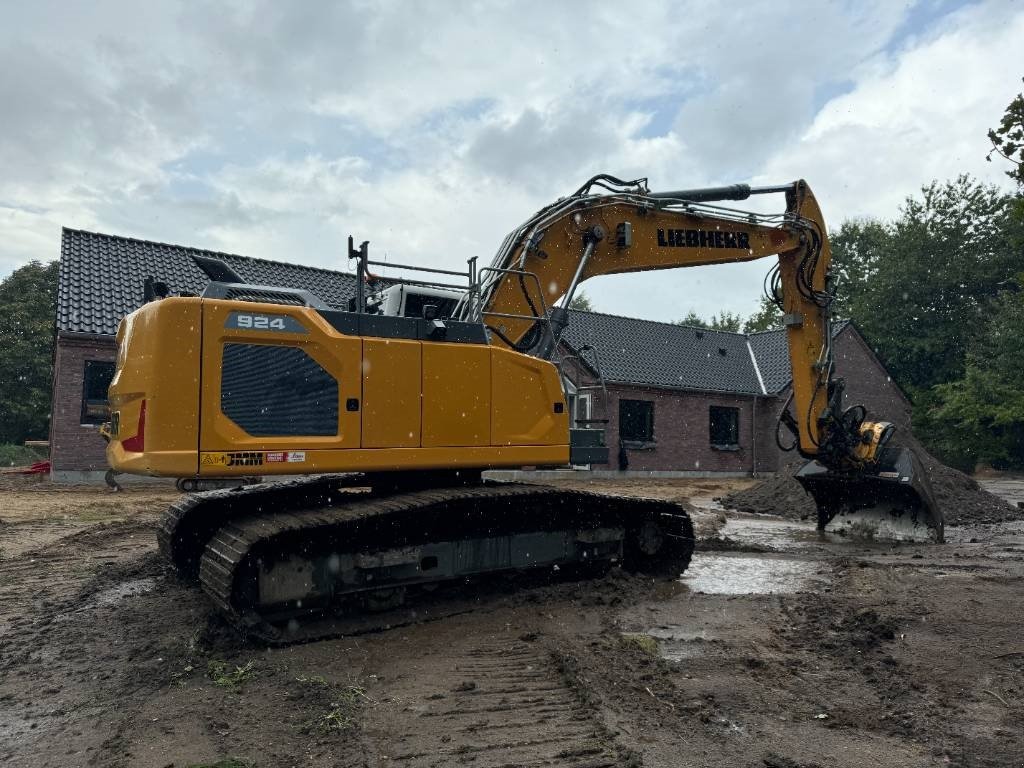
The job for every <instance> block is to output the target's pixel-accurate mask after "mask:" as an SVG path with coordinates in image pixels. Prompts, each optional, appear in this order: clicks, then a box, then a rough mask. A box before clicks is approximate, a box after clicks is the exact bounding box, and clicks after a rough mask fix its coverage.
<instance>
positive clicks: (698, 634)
mask: <svg viewBox="0 0 1024 768" xmlns="http://www.w3.org/2000/svg"><path fill="white" fill-rule="evenodd" d="M644 634H646V635H649V636H650V637H653V638H654V639H655V640H657V641H658V653H659V654H660V655H661V657H662V658H663V659H668V660H669V661H683V660H684V659H692V658H695V657H697V656H700V655H701V654H702V653H703V652H704V649H705V644H706V643H708V642H710V641H713V640H715V637H714V636H713V635H711V634H710V633H709V632H708V631H707V630H697V631H694V630H692V629H688V628H686V627H681V626H664V625H663V626H659V627H651V628H650V629H648V630H647V631H646V632H645V633H644Z"/></svg>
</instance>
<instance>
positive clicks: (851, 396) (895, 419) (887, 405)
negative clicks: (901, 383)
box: [834, 325, 911, 430]
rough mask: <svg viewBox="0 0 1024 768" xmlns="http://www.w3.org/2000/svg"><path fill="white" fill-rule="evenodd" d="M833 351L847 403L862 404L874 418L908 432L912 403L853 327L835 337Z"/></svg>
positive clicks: (850, 326)
mask: <svg viewBox="0 0 1024 768" xmlns="http://www.w3.org/2000/svg"><path fill="white" fill-rule="evenodd" d="M834 351H835V358H836V373H837V375H839V376H841V377H842V378H844V379H845V380H846V392H845V397H844V403H845V404H846V405H847V406H850V405H855V404H857V403H860V404H861V405H864V406H865V407H866V408H867V409H868V413H869V414H870V415H871V416H873V417H875V418H878V419H884V420H885V421H891V422H892V423H893V424H895V425H896V426H897V427H898V428H899V429H900V430H907V429H909V428H910V412H911V406H910V401H909V400H907V398H906V396H905V395H904V394H903V392H902V391H901V390H900V388H899V387H898V386H897V385H896V382H894V381H893V380H892V379H891V378H890V377H889V372H888V371H886V370H885V367H884V366H883V365H882V363H881V362H880V361H879V359H878V358H877V357H875V354H874V352H872V351H871V348H870V347H869V346H868V344H867V342H866V341H865V340H864V337H863V336H861V335H860V333H859V332H858V331H857V330H856V329H855V328H854V327H853V326H852V325H848V326H847V327H846V328H844V329H843V332H842V333H840V334H839V336H837V337H836V340H835V345H834Z"/></svg>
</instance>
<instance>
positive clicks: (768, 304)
mask: <svg viewBox="0 0 1024 768" xmlns="http://www.w3.org/2000/svg"><path fill="white" fill-rule="evenodd" d="M781 327H782V310H780V309H779V308H778V307H777V306H775V302H774V301H772V300H771V299H769V298H768V297H767V296H765V295H763V294H762V296H761V305H760V306H759V307H758V309H757V312H755V313H754V314H752V315H751V316H750V317H748V318H747V322H745V323H744V324H743V332H744V333H757V332H758V331H770V330H772V329H773V328H781Z"/></svg>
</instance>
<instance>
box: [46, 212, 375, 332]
mask: <svg viewBox="0 0 1024 768" xmlns="http://www.w3.org/2000/svg"><path fill="white" fill-rule="evenodd" d="M192 254H197V255H200V256H209V257H213V258H218V259H221V260H223V261H224V262H226V263H227V264H228V265H229V266H230V267H231V268H232V269H234V270H235V272H237V273H238V274H239V275H240V276H241V277H242V278H243V279H244V280H245V281H246V282H249V283H254V284H259V285H278V286H284V287H287V288H305V289H306V290H307V291H310V292H311V293H313V294H315V295H316V296H318V297H319V298H320V299H322V300H323V301H324V302H325V303H327V304H329V305H331V306H334V307H344V306H347V305H348V300H349V299H350V298H351V297H352V296H353V295H354V294H355V278H354V277H353V276H352V275H350V274H347V273H345V272H335V271H332V270H328V269H317V268H314V267H304V266H301V265H298V264H286V263H283V262H278V261H266V260H264V259H253V258H250V257H248V256H237V255H235V254H230V253H217V252H214V251H204V250H200V249H198V248H186V247H184V246H180V245H168V244H167V243H154V242H150V241H148V240H136V239H135V238H130V237H116V236H114V235H103V234H99V233H96V232H86V231H83V230H78V229H66V228H65V229H64V231H63V234H62V236H61V249H60V277H59V280H58V290H57V330H58V331H61V332H64V333H90V334H101V335H113V334H115V333H116V332H117V324H118V322H120V320H121V318H122V317H124V316H125V315H127V314H128V313H129V312H131V311H133V310H135V309H137V308H138V307H139V306H140V305H141V304H142V284H143V281H145V279H146V278H147V277H149V276H151V275H152V276H153V277H155V278H157V279H158V280H163V281H164V282H166V283H167V285H168V286H169V287H170V289H171V291H172V292H178V291H188V292H191V293H201V292H202V290H203V288H205V287H206V284H207V282H208V280H207V277H206V275H205V274H204V273H203V272H202V271H200V270H199V268H198V267H197V266H196V265H195V264H194V263H193V262H192V258H191V256H192Z"/></svg>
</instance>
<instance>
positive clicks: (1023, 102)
mask: <svg viewBox="0 0 1024 768" xmlns="http://www.w3.org/2000/svg"><path fill="white" fill-rule="evenodd" d="M988 139H989V141H991V142H992V149H991V151H989V153H988V155H987V156H986V157H985V159H986V160H988V161H989V162H991V161H992V155H993V154H998V155H999V156H1000V157H1002V158H1004V159H1005V160H1009V161H1010V162H1011V163H1012V164H1013V168H1012V169H1011V170H1009V171H1007V172H1006V175H1007V176H1009V177H1010V178H1011V179H1013V180H1014V181H1016V182H1017V184H1018V185H1019V186H1021V187H1024V93H1018V94H1017V96H1016V98H1015V99H1014V100H1013V101H1011V102H1010V104H1009V106H1007V108H1006V112H1004V113H1003V119H1002V120H1000V121H999V127H998V128H993V129H991V130H989V132H988Z"/></svg>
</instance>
